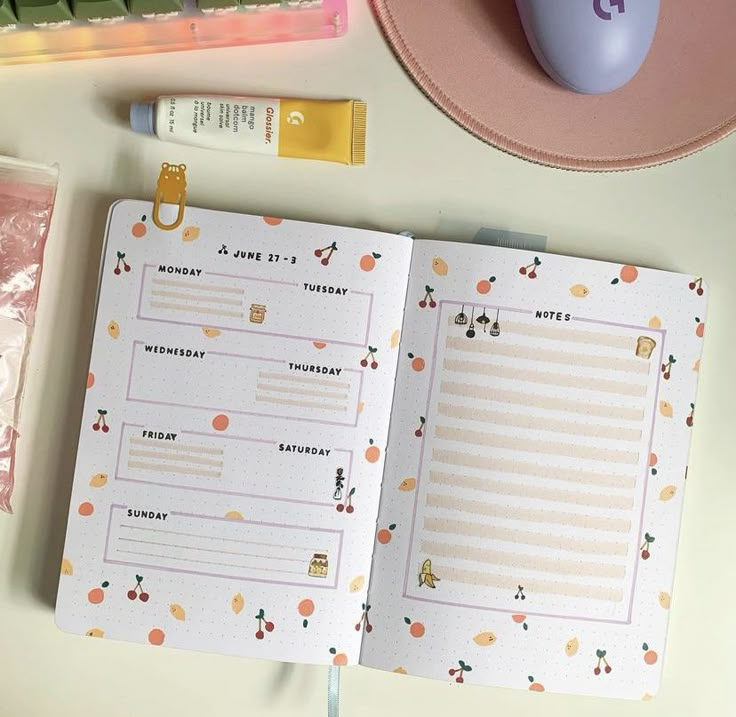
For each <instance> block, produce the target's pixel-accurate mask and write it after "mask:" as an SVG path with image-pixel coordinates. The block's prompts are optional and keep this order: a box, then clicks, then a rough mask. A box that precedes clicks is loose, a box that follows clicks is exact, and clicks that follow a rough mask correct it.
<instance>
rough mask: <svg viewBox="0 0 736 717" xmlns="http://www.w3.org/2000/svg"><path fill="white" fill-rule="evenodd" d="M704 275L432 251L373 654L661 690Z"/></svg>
mask: <svg viewBox="0 0 736 717" xmlns="http://www.w3.org/2000/svg"><path fill="white" fill-rule="evenodd" d="M706 299H707V296H706V291H705V287H704V285H703V282H702V280H701V279H700V277H691V276H683V275H678V274H671V273H665V272H661V271H655V270H650V269H643V268H637V267H633V266H620V265H614V264H609V263H604V262H595V261H588V260H581V259H574V258H569V257H562V256H553V255H547V254H538V255H535V254H533V253H529V252H525V251H517V250H513V249H502V248H489V247H479V246H472V245H458V244H449V243H436V242H416V243H415V248H414V257H413V261H412V271H411V276H410V285H409V292H408V295H407V310H406V316H405V327H404V333H403V335H402V341H401V347H400V352H401V356H400V363H399V369H398V378H397V389H396V395H395V398H394V411H393V416H392V422H391V431H390V442H389V449H388V457H387V465H386V470H385V477H384V486H383V497H382V500H381V508H380V513H379V521H378V532H377V539H376V546H375V554H374V565H373V574H372V578H371V586H370V590H369V603H370V604H371V612H370V614H371V615H372V617H373V623H374V626H375V629H374V630H373V631H372V632H371V634H370V636H368V637H366V639H365V641H364V644H363V650H362V654H361V663H363V664H366V665H369V666H373V667H379V668H382V669H389V670H394V671H396V672H407V673H409V674H415V675H422V676H427V677H433V678H436V679H443V680H448V681H452V682H454V683H457V682H459V683H463V682H468V683H477V684H487V685H499V686H504V687H516V688H521V689H531V690H535V691H542V690H551V691H557V692H576V693H584V694H591V695H605V696H616V697H628V698H633V699H641V698H642V697H643V696H645V695H647V694H653V693H655V692H656V690H657V688H658V685H659V679H660V671H661V666H662V657H663V655H662V653H663V649H664V643H665V634H666V628H667V610H668V608H669V605H670V592H671V585H672V580H673V571H674V560H675V550H676V544H677V535H678V531H679V521H680V511H681V506H682V497H683V488H684V482H685V476H686V468H687V455H688V449H689V443H690V434H691V429H692V426H693V424H694V421H695V391H696V384H697V377H698V371H699V368H700V362H699V357H700V350H701V344H702V337H703V333H704V328H705V324H704V322H705V305H706Z"/></svg>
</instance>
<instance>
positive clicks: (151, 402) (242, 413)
mask: <svg viewBox="0 0 736 717" xmlns="http://www.w3.org/2000/svg"><path fill="white" fill-rule="evenodd" d="M138 345H153V346H156V345H159V344H156V343H153V344H149V343H148V342H146V341H138V340H136V341H133V352H132V357H131V360H130V372H129V374H128V391H127V393H126V396H125V398H126V400H127V401H130V402H131V403H145V404H149V405H153V406H169V407H171V408H191V409H194V410H202V411H227V412H228V413H233V414H235V415H236V416H258V417H259V418H276V419H279V420H284V421H299V422H301V423H318V424H320V425H322V426H352V427H355V426H357V425H358V417H359V414H358V405H359V404H360V395H361V391H362V387H363V372H362V371H359V370H358V369H352V368H343V371H347V372H351V373H357V374H358V375H359V377H360V383H359V387H358V399H357V400H356V402H355V420H354V421H353V423H350V422H347V423H346V422H342V421H325V420H322V419H315V418H299V417H295V416H282V415H279V414H274V413H260V412H257V411H239V410H237V409H235V408H223V407H222V406H203V405H199V404H192V403H176V402H172V401H154V400H153V399H148V398H134V397H133V396H131V395H130V389H131V381H132V377H133V365H134V363H135V359H136V352H135V350H136V346H138ZM207 353H211V354H213V355H215V356H229V357H233V358H242V359H246V360H249V361H264V362H270V363H280V364H285V363H286V361H284V360H282V359H272V358H264V357H261V356H246V355H244V354H234V353H224V352H217V351H207Z"/></svg>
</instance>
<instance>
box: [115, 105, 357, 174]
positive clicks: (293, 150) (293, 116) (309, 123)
mask: <svg viewBox="0 0 736 717" xmlns="http://www.w3.org/2000/svg"><path fill="white" fill-rule="evenodd" d="M366 109H367V108H366V104H365V102H359V101H357V100H292V99H285V100H279V99H273V98H268V97H225V96H220V97H218V96H210V97H208V96H201V97H200V96H197V95H184V96H181V97H159V98H158V99H157V100H156V101H155V102H146V103H142V104H132V105H131V106H130V126H131V127H132V129H134V130H135V131H136V132H141V133H143V134H149V135H156V137H158V138H159V139H160V140H163V141H164V142H175V143H178V144H188V145H191V146H193V147H206V148H209V149H222V150H228V151H231V152H252V153H256V154H271V155H274V156H278V157H299V158H302V159H321V160H324V161H327V162H340V163H342V164H365V130H366Z"/></svg>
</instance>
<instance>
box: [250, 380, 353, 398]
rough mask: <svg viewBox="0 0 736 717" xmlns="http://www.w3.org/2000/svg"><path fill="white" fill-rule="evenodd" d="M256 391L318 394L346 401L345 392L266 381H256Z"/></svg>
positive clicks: (300, 394) (305, 394)
mask: <svg viewBox="0 0 736 717" xmlns="http://www.w3.org/2000/svg"><path fill="white" fill-rule="evenodd" d="M256 390H257V391H272V392H274V393H288V394H293V395H295V396H318V397H319V398H334V399H337V400H343V401H347V399H348V394H347V393H325V392H324V391H318V390H312V389H310V388H296V387H294V386H273V385H271V384H267V383H257V384H256Z"/></svg>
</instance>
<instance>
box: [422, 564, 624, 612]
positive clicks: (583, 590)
mask: <svg viewBox="0 0 736 717" xmlns="http://www.w3.org/2000/svg"><path fill="white" fill-rule="evenodd" d="M432 569H433V572H435V573H437V575H439V576H440V579H441V580H443V581H445V584H447V583H462V584H465V585H476V586H477V585H481V586H484V587H490V588H498V589H499V590H506V591H508V592H509V594H511V593H514V592H516V589H517V587H518V580H517V579H516V578H515V577H513V576H507V575H499V574H498V573H493V572H481V571H478V570H462V569H460V568H453V567H450V566H449V565H444V564H442V563H436V564H435V563H433V565H432ZM524 589H525V591H526V593H528V594H530V595H543V594H546V595H563V596H565V597H572V598H582V599H584V600H600V601H603V602H613V603H617V602H621V600H622V599H623V591H622V590H621V589H620V588H612V587H605V586H602V585H581V584H578V583H569V582H564V581H557V580H540V579H537V578H530V577H525V578H524Z"/></svg>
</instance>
